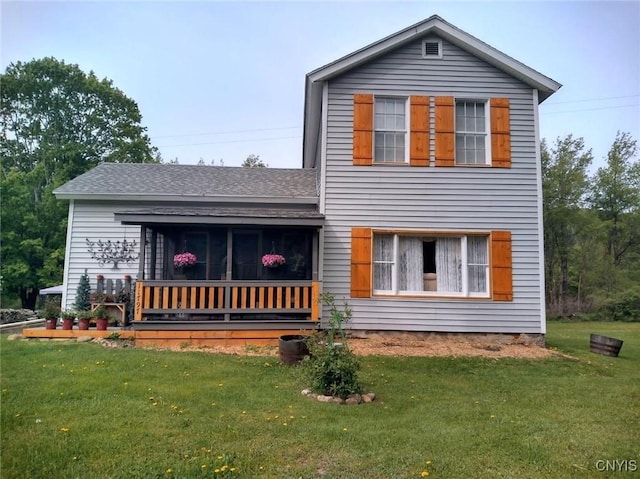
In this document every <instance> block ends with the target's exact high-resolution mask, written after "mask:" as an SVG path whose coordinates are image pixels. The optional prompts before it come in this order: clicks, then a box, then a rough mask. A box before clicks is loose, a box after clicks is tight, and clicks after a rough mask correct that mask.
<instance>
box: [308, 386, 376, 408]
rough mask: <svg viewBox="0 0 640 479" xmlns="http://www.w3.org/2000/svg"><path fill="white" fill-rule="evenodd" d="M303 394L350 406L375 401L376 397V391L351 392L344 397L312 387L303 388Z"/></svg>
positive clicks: (317, 399)
mask: <svg viewBox="0 0 640 479" xmlns="http://www.w3.org/2000/svg"><path fill="white" fill-rule="evenodd" d="M302 395H303V396H305V397H308V398H311V399H315V400H316V401H318V402H330V403H335V404H346V405H348V406H354V405H356V404H368V403H370V402H373V401H374V400H375V398H376V395H375V393H366V394H350V395H349V396H348V397H347V399H342V398H340V397H337V396H325V395H324V394H316V393H314V392H313V391H312V390H311V389H303V390H302Z"/></svg>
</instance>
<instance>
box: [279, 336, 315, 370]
mask: <svg viewBox="0 0 640 479" xmlns="http://www.w3.org/2000/svg"><path fill="white" fill-rule="evenodd" d="M278 347H279V352H280V362H282V364H286V365H288V366H293V365H294V364H298V363H299V362H300V361H302V359H303V358H304V357H305V356H308V355H309V348H308V347H307V338H306V336H302V335H299V334H287V335H285V336H280V340H279V342H278Z"/></svg>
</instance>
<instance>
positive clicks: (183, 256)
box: [173, 252, 198, 268]
mask: <svg viewBox="0 0 640 479" xmlns="http://www.w3.org/2000/svg"><path fill="white" fill-rule="evenodd" d="M196 261H198V258H196V255H195V254H193V253H189V252H184V253H178V254H177V255H175V256H174V257H173V266H175V267H176V268H184V267H185V266H193V265H194V264H196Z"/></svg>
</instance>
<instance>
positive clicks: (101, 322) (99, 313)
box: [93, 306, 109, 331]
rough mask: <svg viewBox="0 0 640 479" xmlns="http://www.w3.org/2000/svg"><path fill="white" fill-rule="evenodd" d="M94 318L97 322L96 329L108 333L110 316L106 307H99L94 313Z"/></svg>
mask: <svg viewBox="0 0 640 479" xmlns="http://www.w3.org/2000/svg"><path fill="white" fill-rule="evenodd" d="M93 318H94V319H95V320H96V329H97V330H98V331H106V330H107V327H108V326H109V314H108V313H107V309H106V308H105V307H104V306H98V307H97V308H96V309H95V310H94V311H93Z"/></svg>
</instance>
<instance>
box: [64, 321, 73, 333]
mask: <svg viewBox="0 0 640 479" xmlns="http://www.w3.org/2000/svg"><path fill="white" fill-rule="evenodd" d="M62 329H66V330H69V329H73V318H64V319H63V320H62Z"/></svg>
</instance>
